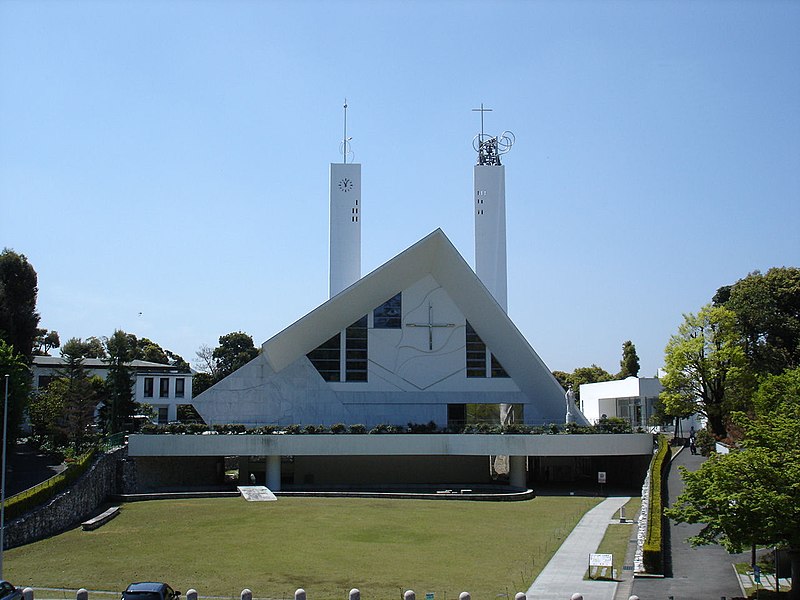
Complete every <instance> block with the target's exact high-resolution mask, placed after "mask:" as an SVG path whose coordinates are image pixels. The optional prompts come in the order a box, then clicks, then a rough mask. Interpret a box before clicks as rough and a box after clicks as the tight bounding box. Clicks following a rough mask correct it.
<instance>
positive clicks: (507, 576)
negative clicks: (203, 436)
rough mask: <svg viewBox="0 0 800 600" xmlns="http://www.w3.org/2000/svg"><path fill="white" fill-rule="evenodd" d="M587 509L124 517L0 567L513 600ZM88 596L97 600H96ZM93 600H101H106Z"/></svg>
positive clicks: (393, 508) (215, 584) (311, 509)
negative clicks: (464, 594) (468, 594)
mask: <svg viewBox="0 0 800 600" xmlns="http://www.w3.org/2000/svg"><path fill="white" fill-rule="evenodd" d="M598 502H599V499H596V498H581V497H553V496H551V497H542V498H536V499H534V500H530V501H526V502H454V501H443V500H373V499H338V498H337V499H327V498H280V499H279V500H278V501H277V502H245V501H244V500H243V499H241V498H219V499H196V500H163V501H151V502H136V503H130V504H125V505H124V506H123V509H122V511H121V513H120V515H119V516H118V517H117V518H115V519H114V520H112V521H111V522H109V523H108V524H106V525H104V526H103V527H101V528H100V529H97V530H95V531H91V532H86V531H81V530H80V528H77V529H74V530H71V531H68V532H66V533H63V534H61V535H59V536H56V537H53V538H50V539H47V540H42V541H40V542H36V543H34V544H30V545H28V546H24V547H21V548H15V549H13V550H9V551H7V552H6V553H5V564H4V568H5V572H4V576H5V577H7V578H8V579H9V580H10V581H12V582H14V583H15V585H18V586H19V585H22V586H27V585H30V586H32V587H64V588H70V589H76V588H79V587H85V588H87V589H90V590H121V589H123V588H124V586H125V585H127V584H128V583H129V582H132V581H142V580H144V581H148V580H153V581H162V580H163V581H166V582H168V583H170V584H171V585H173V587H175V588H176V589H179V590H181V591H183V592H184V593H185V592H186V590H187V589H189V588H195V589H197V590H198V592H199V593H200V595H202V596H212V595H215V596H227V597H232V598H234V597H235V598H238V596H239V593H240V591H241V590H242V589H243V588H245V587H248V588H250V589H252V590H253V594H254V596H255V597H259V598H267V597H269V598H291V597H292V595H293V593H294V590H295V589H296V588H298V587H303V588H305V590H306V592H307V593H308V597H309V600H318V599H327V598H338V599H339V600H343V599H345V598H347V593H348V591H349V590H350V588H352V587H358V588H359V589H360V590H361V592H362V597H364V598H365V600H367V599H377V598H381V599H390V598H399V597H400V595H401V594H402V592H403V591H404V590H406V589H413V590H415V591H416V592H417V597H424V596H423V594H425V593H426V592H434V593H435V594H436V600H446V599H448V598H449V599H453V600H454V599H455V598H457V597H458V594H459V593H460V592H462V591H469V592H471V593H472V594H473V598H476V599H477V598H481V599H484V598H485V599H487V600H488V599H492V600H493V599H494V598H496V597H497V595H498V594H506V593H507V594H508V595H509V598H513V596H514V593H515V592H517V591H525V590H526V589H527V587H528V586H529V585H530V584H531V583H532V582H533V580H534V578H535V577H536V575H537V574H538V573H539V571H540V570H541V569H542V568H543V566H544V565H545V564H546V563H547V561H548V560H549V558H550V556H551V555H552V554H553V552H554V551H555V550H556V549H557V548H558V547H559V545H560V544H561V542H562V541H563V539H564V538H565V537H566V536H567V535H568V534H569V532H570V531H571V530H572V528H573V527H574V526H575V524H576V523H577V522H578V520H579V519H580V517H581V516H582V515H583V514H584V513H585V512H586V511H587V510H589V509H590V508H592V507H593V506H595V505H596V504H597V503H598ZM101 597H102V596H98V598H101ZM106 599H107V597H106Z"/></svg>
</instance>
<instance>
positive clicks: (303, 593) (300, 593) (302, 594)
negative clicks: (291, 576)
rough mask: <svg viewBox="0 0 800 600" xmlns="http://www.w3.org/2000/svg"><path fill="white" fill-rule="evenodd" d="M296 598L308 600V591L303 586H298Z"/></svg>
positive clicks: (296, 599)
mask: <svg viewBox="0 0 800 600" xmlns="http://www.w3.org/2000/svg"><path fill="white" fill-rule="evenodd" d="M294 600H306V591H305V590H304V589H303V588H297V589H296V590H295V591H294Z"/></svg>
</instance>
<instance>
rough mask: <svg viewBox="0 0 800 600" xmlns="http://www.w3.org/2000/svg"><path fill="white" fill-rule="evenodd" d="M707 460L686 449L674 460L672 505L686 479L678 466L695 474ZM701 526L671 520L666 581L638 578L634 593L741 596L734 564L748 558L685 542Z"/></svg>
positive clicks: (681, 598) (687, 598) (683, 598)
mask: <svg viewBox="0 0 800 600" xmlns="http://www.w3.org/2000/svg"><path fill="white" fill-rule="evenodd" d="M704 460H705V458H704V457H703V456H700V455H692V454H691V453H690V452H689V451H688V449H686V448H685V449H684V450H683V451H681V453H680V454H678V456H676V457H675V458H674V459H673V461H672V464H671V465H670V467H669V476H668V478H667V485H668V492H669V504H670V506H671V505H672V504H674V502H675V499H676V498H677V497H678V495H679V494H680V493H681V492H682V491H683V479H681V476H680V472H679V470H678V467H679V466H680V465H683V466H685V467H686V468H687V469H688V470H690V471H695V470H697V469H699V468H700V465H701V464H702V463H703V461H704ZM702 527H703V525H701V524H696V525H689V524H688V523H675V522H674V521H670V524H669V537H668V538H667V540H666V544H665V546H666V548H665V553H666V555H667V560H666V562H667V564H666V571H667V576H666V577H665V578H663V579H639V578H637V579H635V580H634V582H633V593H634V594H636V595H637V596H639V597H640V598H642V599H647V600H649V599H651V598H669V597H670V596H671V597H673V598H674V599H675V600H694V599H697V598H712V599H714V600H717V599H719V598H721V597H723V596H725V598H726V599H727V600H731V598H739V597H741V595H742V593H741V590H740V589H739V579H738V577H737V575H736V573H735V572H734V570H733V566H732V563H735V562H749V560H750V558H749V555H747V554H738V555H736V554H728V553H727V552H726V551H725V549H724V548H723V547H722V546H717V545H712V546H698V547H697V548H692V546H691V545H689V543H688V542H686V539H687V538H688V537H691V536H693V535H696V534H697V533H698V532H699V531H700V529H702ZM587 600H590V599H589V598H587ZM592 600H593V599H592Z"/></svg>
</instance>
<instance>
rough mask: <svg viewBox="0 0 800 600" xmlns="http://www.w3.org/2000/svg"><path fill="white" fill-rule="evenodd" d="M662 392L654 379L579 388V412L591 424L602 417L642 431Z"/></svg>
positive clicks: (629, 380)
mask: <svg viewBox="0 0 800 600" xmlns="http://www.w3.org/2000/svg"><path fill="white" fill-rule="evenodd" d="M663 389H664V388H663V387H662V385H661V382H660V381H659V380H658V378H657V377H627V378H625V379H620V380H617V381H603V382H600V383H586V384H584V385H582V386H580V390H579V395H580V406H581V411H582V412H583V414H584V415H585V416H586V418H587V419H588V420H589V422H591V423H597V422H598V421H600V419H602V418H603V417H609V418H610V417H618V418H620V419H625V420H626V421H628V422H629V423H630V424H631V427H633V428H634V429H636V428H637V427H641V428H642V429H646V428H647V427H648V426H649V425H650V417H651V416H653V414H654V412H655V403H656V401H657V400H658V395H659V394H660V393H661V392H662V390H663Z"/></svg>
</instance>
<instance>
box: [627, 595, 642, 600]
mask: <svg viewBox="0 0 800 600" xmlns="http://www.w3.org/2000/svg"><path fill="white" fill-rule="evenodd" d="M628 600H639V596H635V595H634V596H631V597H630V598H628Z"/></svg>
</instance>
